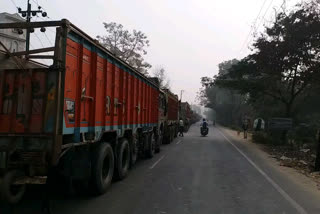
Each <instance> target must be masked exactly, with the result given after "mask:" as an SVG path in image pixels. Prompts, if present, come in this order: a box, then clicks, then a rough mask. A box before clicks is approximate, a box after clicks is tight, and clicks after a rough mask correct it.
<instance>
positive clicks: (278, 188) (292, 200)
mask: <svg viewBox="0 0 320 214" xmlns="http://www.w3.org/2000/svg"><path fill="white" fill-rule="evenodd" d="M217 130H218V131H219V132H220V134H221V135H222V136H223V137H224V138H225V139H226V140H227V141H228V142H229V143H230V144H231V145H232V146H233V147H234V148H235V149H236V150H237V151H238V152H239V153H240V154H241V155H242V156H243V157H244V158H245V159H247V161H248V162H249V163H250V164H251V165H252V166H253V167H254V168H255V169H256V170H258V172H260V174H261V175H263V177H264V178H265V179H266V180H267V181H268V182H269V183H270V184H271V185H272V186H273V187H274V188H275V189H276V190H277V191H278V192H279V193H280V194H281V195H282V196H283V197H284V198H285V199H286V200H287V201H288V202H289V203H290V204H291V205H292V206H293V207H294V208H295V209H296V210H297V211H298V213H299V214H307V211H306V210H305V209H304V208H303V207H302V206H301V205H299V204H298V203H297V202H296V201H295V200H294V199H293V198H291V197H290V196H289V195H288V193H286V192H285V191H284V190H283V189H282V188H281V187H280V186H279V185H278V184H277V183H276V182H275V181H274V180H272V178H270V177H269V176H268V175H267V174H266V173H265V172H264V171H263V170H262V169H261V168H260V167H259V166H257V165H256V164H255V163H254V162H253V161H252V160H251V159H250V158H249V157H248V156H247V155H246V154H244V153H243V152H242V151H241V150H240V149H239V148H238V147H237V146H236V145H235V144H233V143H232V142H231V141H230V140H229V139H228V138H227V137H226V136H225V135H224V134H223V133H222V132H221V131H220V130H219V129H217Z"/></svg>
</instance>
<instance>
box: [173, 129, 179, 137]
mask: <svg viewBox="0 0 320 214" xmlns="http://www.w3.org/2000/svg"><path fill="white" fill-rule="evenodd" d="M176 137H178V129H177V127H174V138H176Z"/></svg>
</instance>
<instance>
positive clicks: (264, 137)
mask: <svg viewBox="0 0 320 214" xmlns="http://www.w3.org/2000/svg"><path fill="white" fill-rule="evenodd" d="M252 142H254V143H259V144H267V143H270V137H269V136H268V134H267V133H266V132H253V133H252Z"/></svg>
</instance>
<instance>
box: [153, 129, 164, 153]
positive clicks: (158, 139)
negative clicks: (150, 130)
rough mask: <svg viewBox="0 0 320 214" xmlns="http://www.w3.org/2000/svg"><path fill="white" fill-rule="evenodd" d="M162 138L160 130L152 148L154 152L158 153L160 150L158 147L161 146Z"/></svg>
mask: <svg viewBox="0 0 320 214" xmlns="http://www.w3.org/2000/svg"><path fill="white" fill-rule="evenodd" d="M162 138H163V135H162V132H160V134H159V135H158V137H157V140H156V147H155V150H154V151H155V153H159V152H160V150H161V149H160V147H161V142H162Z"/></svg>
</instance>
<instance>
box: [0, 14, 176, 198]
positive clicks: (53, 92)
mask: <svg viewBox="0 0 320 214" xmlns="http://www.w3.org/2000/svg"><path fill="white" fill-rule="evenodd" d="M42 27H56V39H55V44H54V46H53V47H46V48H41V49H36V50H30V51H22V52H15V53H10V52H9V51H8V50H6V48H5V47H3V48H4V49H5V50H6V51H1V52H0V180H1V182H0V185H1V187H0V190H1V193H0V194H1V195H2V199H3V200H5V201H7V202H9V203H16V202H18V201H19V200H20V199H21V198H22V196H23V194H24V191H25V185H26V184H30V183H37V182H39V179H41V178H47V179H44V180H45V181H46V183H47V184H48V183H50V182H49V181H50V180H51V179H50V177H51V176H52V177H54V176H56V175H57V174H58V175H59V176H60V175H61V176H64V177H66V178H69V179H72V180H73V181H74V183H86V182H88V183H89V184H90V190H91V191H93V192H94V193H95V194H103V193H104V192H106V190H107V189H108V187H109V186H110V185H111V180H112V178H113V177H114V176H116V177H117V178H119V179H123V178H125V177H126V176H127V175H128V170H129V168H130V166H131V165H133V164H134V163H135V162H136V160H137V158H138V156H143V157H145V156H147V157H149V158H151V157H153V156H154V153H155V152H156V151H159V150H160V144H161V141H162V139H163V138H164V137H163V136H165V138H168V137H169V139H170V140H172V139H173V137H174V136H175V135H176V132H177V129H176V123H177V120H178V116H177V115H178V102H177V97H176V96H175V95H173V94H171V93H169V92H163V91H162V92H161V91H160V89H159V85H158V84H157V83H156V81H152V80H150V79H149V78H147V77H145V76H144V75H142V74H140V73H139V72H138V71H136V70H135V69H134V68H132V67H131V66H129V65H128V64H127V63H125V62H124V61H122V60H120V59H118V58H117V57H115V56H114V55H113V54H112V53H110V52H109V51H108V50H107V49H105V48H104V47H103V46H101V45H100V44H98V43H97V42H96V40H94V39H93V38H91V37H90V36H88V35H87V34H86V33H84V32H83V31H82V30H80V29H79V28H77V27H76V26H74V25H73V24H72V23H70V22H69V21H68V20H61V21H50V22H32V23H25V22H21V23H1V24H0V29H27V28H30V29H31V28H33V29H37V28H42ZM0 45H2V46H4V45H3V44H0ZM44 52H48V53H49V55H44V54H42V53H44ZM37 58H38V59H51V60H52V64H51V65H49V66H46V65H43V64H39V63H36V62H35V61H31V60H30V59H37ZM163 94H165V96H164V99H165V101H164V102H166V104H165V106H163V107H164V108H165V110H164V109H163V108H162V106H161V105H160V103H159V100H161V97H163ZM159 110H160V111H162V112H163V113H165V114H167V115H168V118H167V119H166V120H164V121H162V122H163V123H161V120H160V119H159V118H160V117H159V114H160V113H159ZM48 175H49V176H48ZM89 181H90V182H89ZM77 186H78V187H79V188H82V187H84V186H85V185H77Z"/></svg>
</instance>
